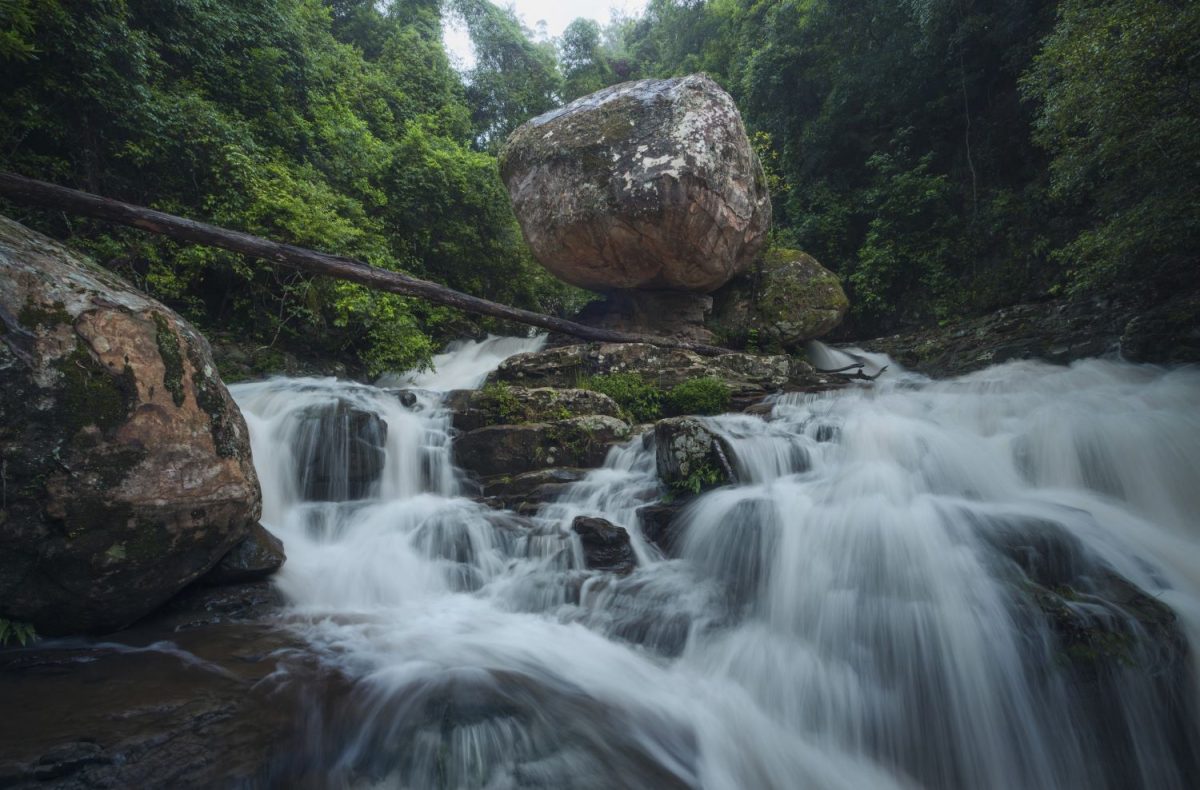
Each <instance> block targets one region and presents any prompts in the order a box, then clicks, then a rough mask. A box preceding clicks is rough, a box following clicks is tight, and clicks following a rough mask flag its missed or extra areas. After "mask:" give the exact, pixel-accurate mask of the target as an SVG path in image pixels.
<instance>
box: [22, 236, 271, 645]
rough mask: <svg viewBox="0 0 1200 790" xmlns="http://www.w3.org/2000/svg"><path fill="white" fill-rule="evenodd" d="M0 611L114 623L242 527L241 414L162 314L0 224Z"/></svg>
mask: <svg viewBox="0 0 1200 790" xmlns="http://www.w3.org/2000/svg"><path fill="white" fill-rule="evenodd" d="M0 321H2V323H3V330H4V331H3V333H0V457H3V459H4V487H5V491H6V492H7V493H6V495H5V497H4V502H3V504H2V505H0V508H2V510H0V616H3V617H8V618H12V619H16V620H23V621H27V622H31V623H32V624H33V625H34V627H35V628H36V629H37V631H38V632H39V633H41V634H62V633H79V632H97V631H106V630H111V629H113V628H117V627H119V626H121V625H124V624H126V623H129V622H131V621H133V620H135V619H137V618H139V617H141V616H142V615H145V614H146V613H147V612H149V611H151V610H153V609H154V608H155V607H157V606H159V605H160V604H162V603H163V602H164V601H166V600H167V599H168V598H170V596H171V595H173V594H174V593H176V592H177V591H179V590H180V589H182V588H183V587H184V586H186V585H187V584H189V583H190V582H192V581H194V580H195V579H197V578H199V577H200V576H201V575H202V574H204V573H205V572H206V571H208V570H209V568H211V567H212V566H213V565H214V564H215V563H216V562H217V561H218V560H219V559H220V558H221V557H222V556H223V555H224V554H225V553H226V552H227V551H228V550H229V549H230V548H231V547H232V546H234V545H235V544H236V543H237V542H238V541H240V540H241V539H242V538H243V537H245V535H246V534H247V530H248V529H249V528H250V527H251V526H252V525H254V524H256V523H257V522H258V517H259V511H260V495H259V487H258V479H257V477H256V476H255V473H254V467H253V465H252V463H251V460H250V443H249V437H248V434H247V431H246V425H245V422H244V421H243V420H242V416H241V413H240V412H239V411H238V409H237V407H236V406H235V405H234V403H233V401H232V400H231V399H230V398H229V394H228V392H226V390H225V386H224V384H222V383H221V379H220V378H219V377H218V376H217V373H216V368H215V366H214V364H213V361H212V357H211V356H210V353H209V348H208V344H207V343H206V342H205V340H204V338H202V337H201V336H200V335H199V334H198V333H197V332H196V330H195V329H193V328H192V326H191V325H190V324H188V323H187V322H186V321H184V320H183V319H181V318H180V317H179V316H177V315H176V314H175V313H173V312H172V311H170V310H169V309H167V308H166V307H164V306H163V305H161V304H159V303H158V302H155V301H154V300H152V299H149V298H147V297H146V296H144V295H143V294H141V293H139V292H138V291H136V290H135V289H134V288H132V287H131V286H130V285H128V284H127V283H125V282H124V281H122V280H121V279H120V278H118V277H116V276H115V275H113V274H112V273H111V272H108V271H106V270H105V269H102V268H101V267H99V266H97V265H96V264H94V263H93V262H91V261H89V260H87V259H85V258H82V257H80V256H78V255H75V254H73V253H71V252H70V251H69V250H67V249H66V248H65V247H62V246H61V245H59V244H57V243H55V242H53V241H51V240H50V239H48V238H46V237H44V236H41V235H39V234H37V233H33V232H32V231H29V230H27V229H26V228H24V227H22V226H20V225H18V224H17V223H15V222H11V221H10V220H7V219H3V218H0Z"/></svg>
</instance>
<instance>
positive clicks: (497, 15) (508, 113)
mask: <svg viewBox="0 0 1200 790" xmlns="http://www.w3.org/2000/svg"><path fill="white" fill-rule="evenodd" d="M446 4H447V6H448V7H449V8H450V9H451V10H452V11H453V12H454V13H456V14H457V15H458V16H459V17H460V18H461V19H462V21H463V22H464V23H465V25H466V27H467V31H468V32H469V33H470V34H471V45H472V47H473V49H474V51H475V66H474V68H472V69H471V71H470V73H469V74H468V75H467V80H466V81H467V88H466V91H467V100H468V102H469V104H470V107H471V118H472V122H473V123H474V126H475V133H476V139H477V141H478V143H479V144H481V145H482V146H485V147H488V148H492V149H495V148H498V147H499V145H500V144H501V143H503V142H504V139H505V138H506V137H508V134H509V132H511V131H512V130H513V129H515V128H517V126H519V125H520V124H522V123H524V122H525V121H526V120H528V119H529V118H531V117H533V116H535V115H539V114H541V113H543V112H546V111H547V110H550V109H553V108H554V107H555V106H557V105H558V99H559V92H560V89H561V86H562V77H561V76H560V75H559V72H558V64H557V62H556V58H555V50H554V45H553V44H552V43H550V42H541V43H539V42H535V41H532V40H531V34H530V31H529V30H526V29H525V28H524V27H523V26H522V25H521V22H520V20H519V19H518V18H517V16H516V14H515V12H514V11H513V10H512V9H511V8H500V7H498V6H496V5H493V4H492V3H490V2H488V0H447V3H446Z"/></svg>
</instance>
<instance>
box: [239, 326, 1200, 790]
mask: <svg viewBox="0 0 1200 790" xmlns="http://www.w3.org/2000/svg"><path fill="white" fill-rule="evenodd" d="M539 342H540V341H537V340H531V341H511V340H507V341H506V340H498V339H492V340H489V341H486V342H485V343H482V344H476V343H469V344H463V345H462V346H460V347H459V348H458V349H457V350H456V351H454V352H452V353H451V354H450V355H449V356H447V357H445V358H443V359H442V361H441V364H440V365H439V370H440V371H441V372H438V371H434V372H433V373H431V374H423V375H422V376H420V377H413V378H411V379H409V380H408V382H409V383H408V386H419V387H422V388H424V389H423V391H421V392H419V393H417V394H416V396H415V397H416V400H415V401H412V400H410V401H409V402H410V405H409V406H404V405H402V400H401V396H400V395H399V394H398V393H397V392H396V391H389V390H387V389H386V388H378V387H366V386H361V385H354V384H347V383H343V382H336V381H334V380H332V379H299V380H288V379H272V380H270V381H267V382H261V383H254V384H241V385H236V386H234V387H232V388H231V390H232V391H233V393H234V396H235V398H236V399H237V401H238V403H239V405H240V406H241V408H242V410H243V412H244V413H245V415H246V419H247V423H248V425H249V427H250V432H251V437H252V442H253V450H254V457H255V463H256V466H257V468H258V470H259V475H260V477H261V480H262V486H263V498H264V513H263V520H264V523H265V524H266V525H267V526H268V527H269V528H270V529H271V530H272V531H274V532H275V533H276V534H278V535H279V536H280V537H281V538H282V539H283V540H284V542H285V544H286V546H287V552H288V562H287V564H286V565H285V566H284V568H283V570H282V571H281V573H280V574H279V576H278V577H277V578H278V584H279V586H280V587H281V588H282V590H283V591H284V593H285V594H286V595H287V596H288V598H289V599H290V601H291V602H292V606H293V609H294V612H295V621H296V623H297V627H299V628H302V629H303V631H304V633H305V635H306V636H307V637H308V639H309V640H310V642H311V643H312V644H313V646H314V649H315V650H317V651H319V652H320V654H321V655H322V656H324V658H325V659H326V660H327V661H329V662H332V663H334V664H336V665H337V666H339V667H341V668H342V669H343V671H344V672H345V673H346V674H347V675H348V676H349V677H350V678H352V679H353V680H354V681H355V685H354V691H353V692H352V693H351V694H350V696H349V698H348V699H345V700H341V701H339V702H338V703H337V705H336V706H334V707H333V708H332V709H331V708H326V709H324V710H323V711H322V712H321V714H320V716H317V714H316V713H314V719H317V718H320V720H321V721H320V724H319V726H318V725H317V724H314V727H313V734H312V737H311V740H310V742H309V743H308V744H307V745H306V747H305V750H306V753H305V754H304V755H303V757H302V759H301V762H303V763H304V765H303V766H302V767H300V768H296V769H295V770H296V771H297V772H298V774H300V775H303V776H305V777H307V778H308V779H309V780H310V781H311V780H312V779H313V777H317V779H316V783H317V784H318V785H320V786H353V787H408V788H426V787H447V788H458V787H487V788H506V787H514V788H515V787H537V788H567V787H571V788H576V787H581V788H591V787H595V788H639V787H647V788H659V787H705V788H848V789H850V788H852V789H855V790H861V789H862V788H900V787H904V788H908V787H927V788H996V789H997V790H1008V789H1009V788H1080V789H1083V788H1087V789H1088V790H1091V789H1093V788H1114V790H1116V788H1133V787H1142V788H1190V787H1194V786H1196V783H1197V776H1198V775H1197V766H1196V756H1195V751H1196V747H1197V745H1198V744H1197V736H1196V728H1197V721H1196V710H1197V707H1196V704H1197V699H1196V693H1197V692H1196V684H1195V678H1196V671H1195V667H1194V666H1193V664H1192V663H1191V661H1190V658H1189V657H1188V656H1189V654H1188V652H1187V649H1186V643H1185V642H1184V641H1183V639H1184V638H1185V637H1184V636H1181V634H1182V635H1186V639H1187V640H1188V641H1190V642H1191V643H1192V644H1195V643H1196V642H1195V640H1196V638H1197V636H1200V523H1198V521H1197V516H1196V514H1197V513H1200V411H1198V410H1197V406H1198V405H1200V372H1197V371H1196V370H1194V369H1192V370H1176V371H1164V370H1161V369H1156V368H1149V367H1137V366H1131V365H1126V364H1123V363H1118V362H1108V361H1097V360H1090V361H1085V362H1081V363H1077V364H1075V365H1073V366H1072V367H1070V368H1061V367H1051V366H1048V365H1043V364H1039V363H1029V362H1021V363H1012V364H1007V365H1003V366H999V367H995V368H991V369H989V370H986V371H983V372H980V373H977V374H973V375H970V376H966V377H964V378H960V379H957V380H952V381H945V382H928V381H923V380H921V379H920V378H919V377H916V376H912V375H911V374H909V375H903V376H899V375H898V376H896V377H895V378H893V379H892V380H893V381H895V382H897V383H895V384H892V385H889V384H888V383H887V381H888V378H882V379H880V381H879V382H877V385H876V386H875V387H873V388H870V389H855V390H848V391H842V392H837V393H827V394H823V395H819V396H799V395H785V396H780V397H779V398H778V399H777V401H776V402H775V405H774V412H773V414H772V415H771V417H770V419H767V420H763V419H761V418H758V417H751V416H746V415H725V416H722V417H716V418H710V419H709V424H710V425H711V426H712V428H713V429H714V431H716V432H717V433H718V434H720V435H722V436H723V437H724V438H725V440H726V441H727V443H728V444H729V446H730V448H731V449H732V450H733V456H734V463H735V465H736V467H737V469H738V472H739V479H740V481H741V484H740V485H739V486H736V487H725V488H720V489H717V490H715V491H712V492H709V493H707V494H705V495H703V496H702V497H700V498H698V499H696V500H693V501H692V502H691V503H690V504H688V505H687V506H686V507H685V508H684V510H683V513H682V515H681V516H680V519H681V522H680V524H681V526H680V529H679V533H680V534H681V536H682V537H681V538H680V540H679V541H678V546H679V547H678V553H679V555H680V556H678V557H675V558H671V559H668V558H665V557H664V556H663V554H662V552H661V551H659V549H658V548H656V547H655V546H653V545H651V544H650V543H648V542H647V541H646V540H645V539H644V538H643V536H642V535H641V532H640V528H639V527H638V519H637V515H636V511H637V508H638V507H639V506H641V505H642V504H645V503H647V502H652V501H655V500H657V499H658V498H659V497H660V496H661V495H662V493H663V492H662V491H661V490H659V488H658V485H657V481H656V479H655V471H654V470H655V466H654V454H653V447H652V446H650V443H648V442H646V443H644V442H643V440H642V439H641V438H639V439H635V440H634V441H632V442H630V443H629V444H628V445H626V446H624V447H622V448H616V449H614V450H613V451H612V452H611V453H610V454H609V458H608V462H607V464H606V466H605V468H603V469H598V470H595V471H593V472H592V473H590V474H589V475H588V476H587V477H586V478H585V479H584V480H582V481H581V482H579V483H576V484H573V485H572V486H571V487H570V488H569V489H568V490H567V491H566V492H565V493H564V494H563V495H562V496H561V497H560V498H559V501H557V502H553V503H549V504H547V505H546V506H544V507H543V509H542V511H541V512H540V513H539V514H538V516H537V517H536V518H534V519H532V520H527V519H521V518H519V517H517V516H515V515H513V514H508V513H504V512H500V511H495V510H490V509H488V508H485V507H483V506H482V505H480V504H477V503H476V502H474V501H472V500H470V499H467V498H464V497H463V496H460V495H459V494H460V491H462V490H466V489H464V488H460V483H461V479H460V475H459V473H458V472H456V470H455V469H454V467H453V464H452V458H451V454H450V439H451V436H450V434H451V431H450V426H449V419H448V416H447V414H446V413H445V411H443V410H442V409H441V407H440V405H439V404H440V397H439V395H438V394H437V393H436V391H437V390H443V389H449V388H452V387H456V386H460V385H463V384H467V385H470V386H477V385H478V384H480V383H481V382H482V380H483V378H484V377H485V376H486V374H487V372H488V371H489V370H490V369H492V368H494V367H495V365H497V364H498V363H499V361H500V360H501V359H502V358H503V357H504V356H507V355H508V354H511V353H516V352H519V351H521V350H529V349H532V348H535V347H537V345H536V344H537V343H539ZM502 343H503V344H507V345H505V346H503V347H501V344H502ZM822 353H827V352H822ZM838 353H840V352H838ZM829 360H830V361H836V358H835V357H832V356H831V357H830V358H829ZM869 361H870V363H871V364H872V365H874V366H875V368H878V367H880V366H882V365H883V364H887V361H886V360H881V359H878V358H871V359H870V360H869ZM846 364H849V363H846ZM826 365H827V363H826ZM339 404H340V405H339ZM383 435H386V438H385V439H383V438H382V436H383ZM364 443H365V445H366V446H367V447H366V449H365V450H364V449H363V445H364ZM380 446H382V450H380V449H378V448H379V447H380ZM339 475H340V477H339ZM316 499H322V500H335V501H312V500H316ZM577 515H594V516H601V517H604V518H607V519H608V520H610V521H612V522H614V523H616V524H619V525H622V526H625V527H626V528H628V529H629V530H630V532H631V535H632V537H633V543H634V547H635V550H636V553H637V555H638V560H639V568H638V569H637V570H636V571H635V572H633V573H632V574H630V575H628V576H625V577H617V576H613V575H610V574H602V573H593V572H588V571H586V570H584V569H583V568H582V564H581V557H580V551H579V545H578V543H577V542H573V539H572V537H571V536H570V534H569V529H568V527H569V525H570V523H571V521H572V519H573V518H574V517H575V516H577ZM1139 589H1140V591H1142V593H1144V594H1142V593H1140V592H1138V590H1139ZM1167 607H1169V609H1168V608H1167ZM1170 612H1174V614H1175V616H1176V617H1177V618H1178V621H1177V623H1176V622H1172V618H1171V615H1170ZM284 773H285V774H286V770H285V771H284Z"/></svg>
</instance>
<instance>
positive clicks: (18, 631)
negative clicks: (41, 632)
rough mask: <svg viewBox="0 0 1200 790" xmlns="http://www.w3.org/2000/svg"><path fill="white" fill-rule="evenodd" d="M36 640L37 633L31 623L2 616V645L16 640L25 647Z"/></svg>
mask: <svg viewBox="0 0 1200 790" xmlns="http://www.w3.org/2000/svg"><path fill="white" fill-rule="evenodd" d="M36 640H37V634H36V633H35V632H34V630H33V626H32V625H30V624H29V623H23V622H21V621H20V620H9V619H7V618H5V617H0V646H3V645H7V644H8V643H9V642H16V643H17V644H18V645H21V646H22V647H24V646H25V645H27V644H29V643H30V642H33V641H36Z"/></svg>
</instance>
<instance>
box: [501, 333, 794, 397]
mask: <svg viewBox="0 0 1200 790" xmlns="http://www.w3.org/2000/svg"><path fill="white" fill-rule="evenodd" d="M810 370H811V369H810ZM608 373H637V374H639V375H640V376H641V377H642V378H644V379H645V380H646V381H648V382H650V383H652V384H654V385H655V386H657V387H658V388H659V389H662V390H668V389H670V388H671V387H674V386H675V385H677V384H682V383H683V382H685V381H691V380H693V379H697V378H703V377H711V378H716V379H719V380H721V381H722V382H724V383H725V385H726V386H727V387H729V389H730V393H731V395H732V399H733V407H734V408H735V409H736V408H742V407H744V406H746V405H748V404H750V403H753V402H755V401H757V400H761V399H762V398H763V397H764V396H765V395H767V394H769V393H771V392H777V391H779V390H781V389H784V388H786V387H790V386H792V381H793V371H792V362H791V360H789V358H788V357H786V356H784V355H782V354H776V355H771V356H759V355H756V354H743V353H737V352H732V353H729V354H721V355H719V356H715V357H702V356H700V355H699V354H696V353H694V352H691V351H684V350H682V349H676V348H659V347H657V346H651V345H647V344H645V343H590V344H577V345H571V346H559V347H557V348H549V349H546V350H544V351H535V352H531V353H528V354H517V355H515V356H512V357H509V358H508V359H507V360H505V361H504V362H503V363H502V364H501V365H500V367H499V368H497V370H496V371H495V372H494V373H493V374H492V375H491V380H493V381H503V382H508V383H512V384H520V385H525V386H529V385H537V386H543V387H547V386H548V387H572V386H574V385H575V384H576V383H577V382H578V381H579V379H580V378H581V377H583V376H594V375H603V374H608Z"/></svg>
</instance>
